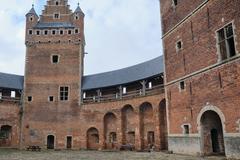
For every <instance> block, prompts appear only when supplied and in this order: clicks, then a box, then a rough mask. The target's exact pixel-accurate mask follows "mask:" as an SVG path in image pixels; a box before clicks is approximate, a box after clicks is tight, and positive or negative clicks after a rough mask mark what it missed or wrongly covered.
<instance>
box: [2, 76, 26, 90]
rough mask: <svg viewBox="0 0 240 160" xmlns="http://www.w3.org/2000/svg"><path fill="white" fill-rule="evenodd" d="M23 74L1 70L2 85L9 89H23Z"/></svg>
mask: <svg viewBox="0 0 240 160" xmlns="http://www.w3.org/2000/svg"><path fill="white" fill-rule="evenodd" d="M23 80H24V77H23V76H19V75H14V74H6V73H1V72H0V87H1V88H8V89H18V90H22V89H23Z"/></svg>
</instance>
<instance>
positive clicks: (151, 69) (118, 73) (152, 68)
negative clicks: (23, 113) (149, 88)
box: [0, 56, 164, 90]
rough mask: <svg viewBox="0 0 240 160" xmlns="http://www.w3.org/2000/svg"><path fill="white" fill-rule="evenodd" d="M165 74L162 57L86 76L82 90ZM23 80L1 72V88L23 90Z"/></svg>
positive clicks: (20, 77) (21, 77) (17, 76)
mask: <svg viewBox="0 0 240 160" xmlns="http://www.w3.org/2000/svg"><path fill="white" fill-rule="evenodd" d="M163 72H164V68H163V57H162V56H160V57H157V58H155V59H153V60H150V61H147V62H144V63H141V64H137V65H135V66H131V67H127V68H123V69H120V70H115V71H111V72H105V73H99V74H94V75H88V76H84V77H83V86H82V89H83V90H91V89H98V88H104V87H111V86H117V85H121V84H127V83H131V82H135V81H139V80H143V79H146V78H149V77H153V76H156V75H159V74H161V73H163ZM23 80H24V77H23V76H19V75H13V74H6V73H1V72H0V88H9V89H18V90H22V89H23Z"/></svg>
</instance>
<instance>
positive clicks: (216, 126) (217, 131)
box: [201, 111, 225, 155]
mask: <svg viewBox="0 0 240 160" xmlns="http://www.w3.org/2000/svg"><path fill="white" fill-rule="evenodd" d="M201 139H202V150H203V154H204V155H213V154H214V155H215V154H219V155H224V154H225V147H224V136H223V127H222V122H221V119H220V117H219V115H218V114H217V113H216V112H214V111H206V112H205V113H204V114H203V115H202V117H201Z"/></svg>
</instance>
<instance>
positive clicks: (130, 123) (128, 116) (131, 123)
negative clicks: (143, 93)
mask: <svg viewBox="0 0 240 160" xmlns="http://www.w3.org/2000/svg"><path fill="white" fill-rule="evenodd" d="M121 113H122V114H121V117H122V118H121V120H122V144H123V145H130V146H132V148H135V127H136V126H137V124H136V116H135V113H134V109H133V107H132V106H131V105H126V106H124V107H123V108H122V110H121Z"/></svg>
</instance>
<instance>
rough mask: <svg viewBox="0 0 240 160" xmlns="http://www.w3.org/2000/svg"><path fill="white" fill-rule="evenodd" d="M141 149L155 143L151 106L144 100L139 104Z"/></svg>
mask: <svg viewBox="0 0 240 160" xmlns="http://www.w3.org/2000/svg"><path fill="white" fill-rule="evenodd" d="M139 111H140V112H139V117H140V124H139V125H140V138H141V150H146V149H149V148H150V147H151V146H152V145H154V144H155V132H154V131H155V126H154V124H155V123H154V114H153V112H154V111H153V106H152V104H151V103H149V102H144V103H142V104H141V105H140V106H139Z"/></svg>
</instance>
